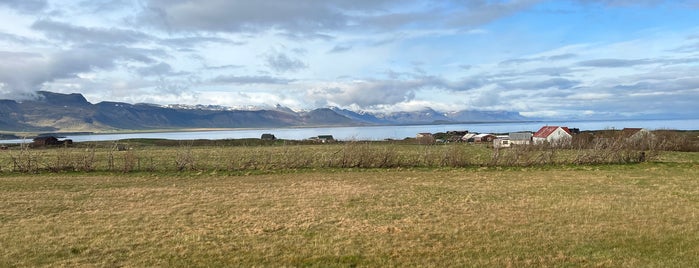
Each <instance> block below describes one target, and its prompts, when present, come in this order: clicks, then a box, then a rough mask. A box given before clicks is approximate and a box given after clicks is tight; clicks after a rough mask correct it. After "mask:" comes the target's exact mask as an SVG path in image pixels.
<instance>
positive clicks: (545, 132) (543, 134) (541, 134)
mask: <svg viewBox="0 0 699 268" xmlns="http://www.w3.org/2000/svg"><path fill="white" fill-rule="evenodd" d="M558 128H561V129H563V131H565V132H566V133H568V134H569V135H570V129H568V127H559V126H544V127H541V129H539V131H537V132H536V133H534V137H537V138H547V137H548V136H551V134H553V132H555V131H556V129H558Z"/></svg>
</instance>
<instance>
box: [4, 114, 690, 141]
mask: <svg viewBox="0 0 699 268" xmlns="http://www.w3.org/2000/svg"><path fill="white" fill-rule="evenodd" d="M542 126H567V127H569V128H578V129H580V130H583V131H584V130H604V129H622V128H645V129H648V130H658V129H673V130H699V119H671V120H622V121H546V122H493V123H467V124H442V125H408V126H358V127H310V128H260V129H231V130H215V131H182V132H157V133H122V134H89V135H67V136H66V137H64V138H67V139H72V140H73V141H74V142H84V141H112V140H121V139H136V138H157V139H171V140H197V139H209V140H220V139H241V138H260V136H262V134H264V133H271V134H274V135H275V136H276V137H277V138H278V139H288V140H302V139H307V138H311V137H316V136H318V135H332V136H333V137H334V138H335V139H337V140H346V141H347V140H385V139H404V138H407V137H415V135H416V134H417V133H422V132H428V133H437V132H447V131H453V130H455V131H464V130H468V131H469V132H477V133H509V132H517V131H531V132H535V131H537V130H538V129H539V128H541V127H542ZM25 142H31V140H22V139H19V140H0V143H4V144H12V143H25Z"/></svg>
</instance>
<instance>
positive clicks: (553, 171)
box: [0, 153, 699, 267]
mask: <svg viewBox="0 0 699 268" xmlns="http://www.w3.org/2000/svg"><path fill="white" fill-rule="evenodd" d="M665 157H666V158H665V160H666V162H662V163H661V162H655V163H642V164H633V165H594V166H555V167H551V166H548V167H516V168H498V167H470V168H440V169H434V168H411V169H370V170H366V169H359V170H358V169H351V170H350V169H320V170H287V171H284V172H281V173H279V174H273V173H268V174H261V175H250V176H237V175H233V174H234V173H227V172H220V171H216V170H208V171H206V172H198V171H191V172H180V173H176V172H170V173H168V172H158V173H142V172H139V173H129V174H120V173H112V172H109V173H100V172H95V173H63V174H61V173H59V174H55V173H43V174H38V175H36V174H35V175H31V174H30V175H19V174H15V175H13V174H7V173H6V174H5V175H1V176H0V244H2V245H3V247H2V249H0V266H84V265H88V266H93V265H94V266H137V267H143V266H181V267H193V266H200V267H201V266H231V265H233V266H320V267H328V266H340V267H347V266H355V265H356V266H369V267H377V266H379V267H380V266H496V267H507V266H512V267H521V266H537V267H539V266H573V267H575V266H603V267H639V266H641V267H642V266H651V267H696V266H698V265H699V225H697V224H696V223H697V222H699V198H698V197H699V180H697V178H699V169H698V168H697V162H696V161H695V160H691V159H693V157H695V155H691V154H689V157H687V154H686V153H679V154H675V155H667V156H665ZM678 159H690V160H688V161H675V160H678Z"/></svg>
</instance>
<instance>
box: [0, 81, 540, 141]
mask: <svg viewBox="0 0 699 268" xmlns="http://www.w3.org/2000/svg"><path fill="white" fill-rule="evenodd" d="M36 95H37V98H36V99H34V100H22V101H16V100H0V131H2V132H36V131H41V132H75V131H88V132H100V131H113V130H149V129H184V128H260V127H295V126H357V125H400V124H435V123H461V122H482V121H523V120H527V118H525V117H523V116H521V115H519V113H517V112H484V111H460V112H451V113H444V112H439V111H436V110H433V109H431V108H425V109H423V110H420V111H414V112H395V113H389V114H378V113H377V114H374V113H367V112H355V111H351V110H347V109H341V108H337V107H330V108H319V109H314V110H310V111H294V110H292V109H289V108H287V107H284V106H281V105H276V106H274V107H270V108H265V109H259V110H244V109H233V108H228V107H223V106H218V105H182V104H176V105H167V106H163V105H156V104H146V103H141V104H129V103H123V102H110V101H103V102H100V103H97V104H92V103H90V102H88V101H87V99H85V97H84V96H83V95H81V94H79V93H72V94H62V93H54V92H48V91H39V92H37V93H36Z"/></svg>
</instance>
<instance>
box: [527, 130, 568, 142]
mask: <svg viewBox="0 0 699 268" xmlns="http://www.w3.org/2000/svg"><path fill="white" fill-rule="evenodd" d="M572 139H573V135H572V134H571V132H570V129H568V127H559V126H544V127H542V128H541V129H539V131H537V132H536V133H534V135H533V136H532V141H533V142H534V144H542V143H550V144H554V145H565V144H569V143H570V141H571V140H572Z"/></svg>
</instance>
